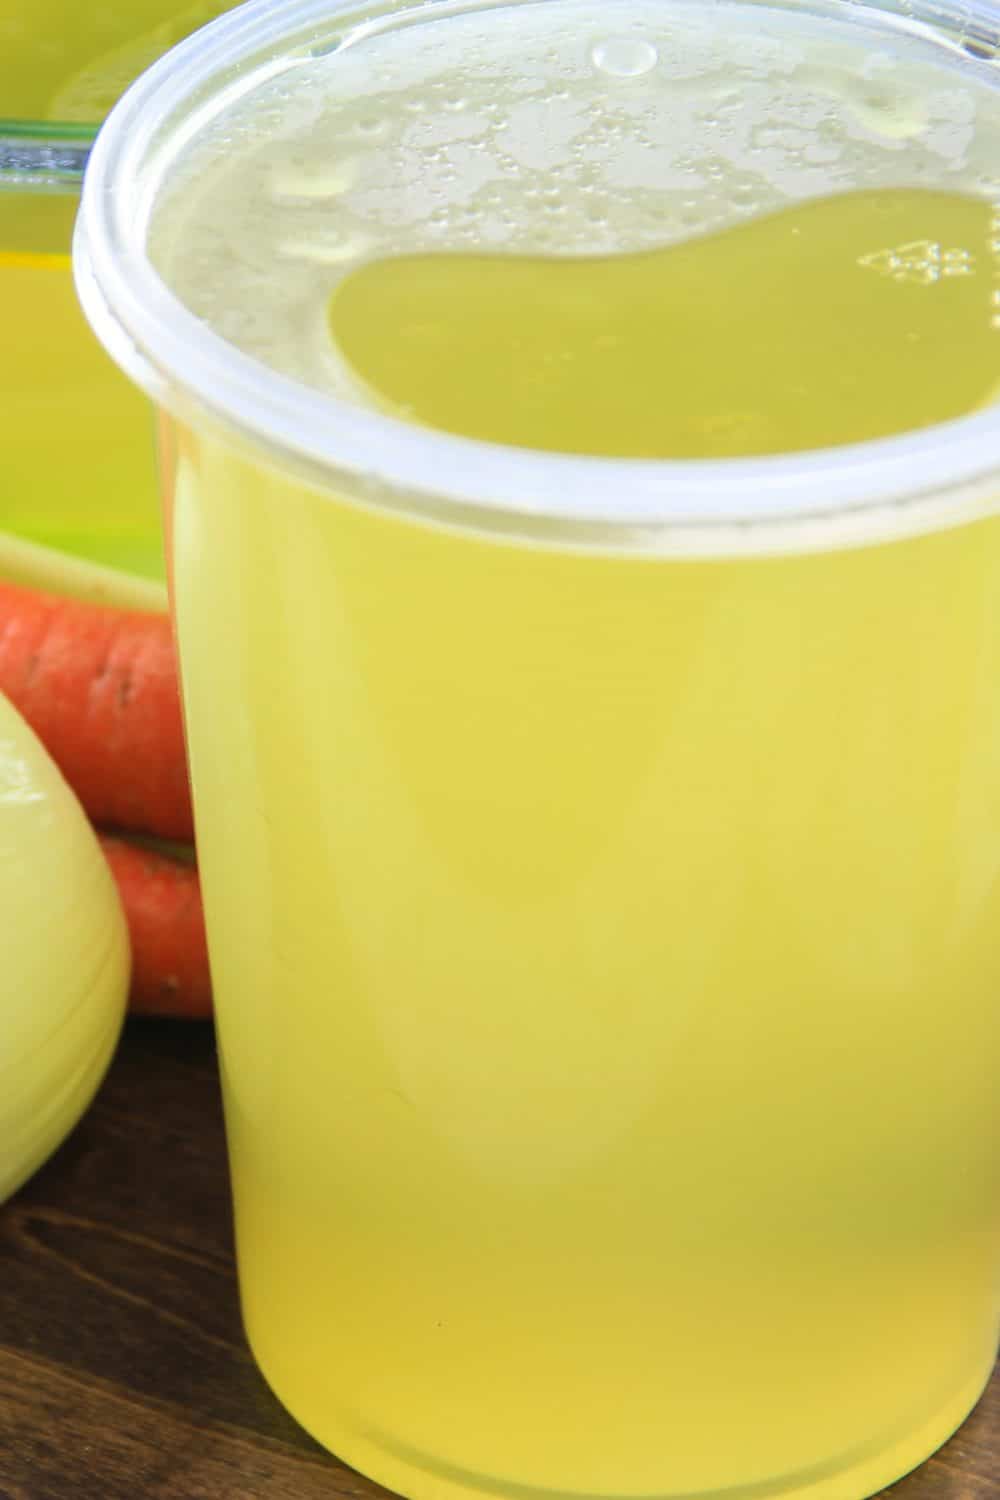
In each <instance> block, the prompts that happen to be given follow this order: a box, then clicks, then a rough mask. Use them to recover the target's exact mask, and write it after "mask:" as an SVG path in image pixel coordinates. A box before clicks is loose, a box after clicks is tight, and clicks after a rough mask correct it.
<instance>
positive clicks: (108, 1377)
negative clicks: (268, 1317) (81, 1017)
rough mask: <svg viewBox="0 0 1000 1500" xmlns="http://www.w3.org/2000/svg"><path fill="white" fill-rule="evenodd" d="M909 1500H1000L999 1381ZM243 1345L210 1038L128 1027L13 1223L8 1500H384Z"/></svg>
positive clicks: (8, 1264)
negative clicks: (325, 1442)
mask: <svg viewBox="0 0 1000 1500" xmlns="http://www.w3.org/2000/svg"><path fill="white" fill-rule="evenodd" d="M887 1493H888V1494H891V1495H892V1496H893V1497H895V1500H988V1497H989V1500H1000V1372H998V1374H997V1375H996V1376H995V1377H994V1380H993V1384H992V1386H991V1388H990V1391H989V1392H988V1394H987V1396H986V1397H985V1398H984V1400H983V1402H982V1404H981V1405H980V1406H979V1408H978V1409H977V1411H976V1412H975V1414H974V1415H973V1416H972V1418H971V1419H970V1420H969V1422H968V1423H967V1424H966V1426H965V1427H964V1428H963V1429H962V1431H961V1432H960V1433H959V1434H958V1436H957V1437H955V1438H954V1439H953V1440H952V1441H951V1442H950V1443H949V1444H948V1445H947V1447H946V1448H944V1449H943V1450H942V1451H941V1453H940V1454H938V1455H937V1456H936V1457H935V1458H933V1459H932V1460H931V1461H930V1462H929V1463H928V1464H925V1465H924V1467H923V1468H922V1469H920V1470H918V1471H917V1473H915V1474H912V1475H910V1476H909V1477H908V1478H907V1479H904V1480H902V1481H900V1483H898V1484H896V1485H894V1486H893V1487H892V1489H891V1491H888V1492H887ZM384 1495H385V1492H384V1491H382V1490H380V1489H379V1488H378V1486H377V1485H374V1484H371V1483H369V1482H368V1481H367V1480H365V1479H362V1478H361V1477H360V1476H359V1475H357V1474H355V1473H354V1472H353V1471H352V1470H350V1469H347V1468H346V1467H344V1465H342V1464H340V1463H338V1462H337V1461H336V1459H334V1458H331V1457H330V1456H328V1455H327V1454H325V1453H324V1452H323V1451H322V1450H321V1449H320V1448H318V1447H317V1446H316V1444H315V1443H313V1442H312V1440H311V1439H310V1438H308V1437H307V1436H306V1434H305V1433H304V1432H302V1430H301V1429H300V1428H299V1427H298V1426H297V1425H296V1423H295V1422H294V1421H293V1420H292V1418H291V1417H289V1416H287V1415H286V1414H285V1412H284V1411H283V1410H282V1408H281V1407H280V1406H279V1404H278V1402H277V1401H276V1400H275V1398H274V1397H273V1396H272V1395H271V1394H270V1392H269V1390H268V1388H267V1386H266V1385H265V1384H264V1381H263V1379H262V1378H261V1376H260V1375H259V1374H258V1373H257V1371H256V1368H255V1367H254V1364H253V1362H252V1360H251V1358H250V1355H249V1353H248V1351H247V1348H246V1346H245V1344H244V1342H243V1337H242V1333H241V1329H240V1318H239V1309H238V1306H237V1299H236V1281H235V1274H234V1267H233V1254H232V1242H231V1236H230V1218H229V1200H228V1184H227V1176H226V1161H225V1145H224V1141H223V1134H222V1121H221V1115H220V1106H219V1092H218V1078H217V1073H216V1062H215V1049H214V1045H213V1038H212V1032H211V1028H210V1027H208V1026H205V1025H191V1024H183V1023H180V1024H171V1023H167V1022H162V1023H160V1022H149V1021H146V1022H140V1021H133V1022H131V1023H130V1024H129V1026H128V1027H127V1029H126V1033H125V1037H124V1039H123V1043H122V1046H121V1048H120V1050H119V1053H118V1056H117V1058H116V1061H115V1063H114V1065H113V1067H112V1069H111V1072H110V1074H109V1076H108V1078H107V1080H106V1081H105V1084H104V1086H103V1088H102V1090H101V1092H100V1094H99V1096H98V1099H97V1102H96V1103H95V1105H94V1107H93V1108H92V1109H91V1111H90V1112H89V1114H88V1115H87V1117H86V1118H85V1120H84V1121H83V1123H82V1124H81V1125H80V1126H79V1127H78V1129H77V1130H76V1131H75V1132H74V1134H73V1135H72V1137H71V1138H70V1140H69V1141H68V1142H67V1143H66V1145H64V1146H63V1147H62V1149H61V1150H60V1151H59V1152H58V1153H57V1155H56V1156H55V1157H54V1158H53V1160H52V1161H51V1162H50V1163H49V1164H48V1165H47V1166H46V1167H45V1168H44V1169H43V1170H42V1171H41V1172H40V1173H39V1174H38V1176H36V1177H35V1178H34V1179H33V1180H32V1181H31V1182H30V1183H29V1184H28V1185H27V1186H26V1187H24V1188H23V1189H22V1190H21V1192H20V1193H18V1194H16V1195H15V1196H14V1198H13V1199H11V1201H10V1202H9V1203H8V1204H7V1205H6V1206H4V1207H0V1497H2V1500H329V1497H336V1496H352V1497H361V1500H376V1497H379V1496H384Z"/></svg>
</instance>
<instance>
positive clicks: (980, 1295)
mask: <svg viewBox="0 0 1000 1500" xmlns="http://www.w3.org/2000/svg"><path fill="white" fill-rule="evenodd" d="M554 4H555V0H546V3H545V4H533V5H529V4H524V5H523V6H515V7H509V6H503V7H499V9H500V10H501V11H502V12H503V13H504V14H505V15H506V16H508V18H510V17H511V16H512V17H513V21H514V22H516V23H517V24H518V32H517V35H518V45H519V47H520V48H521V50H522V54H523V58H524V65H525V69H526V72H527V71H530V67H531V66H534V65H535V64H536V63H537V62H538V58H537V57H536V55H535V52H536V51H537V48H536V42H535V34H534V32H533V31H532V27H533V26H534V24H535V22H536V21H537V19H538V17H539V16H540V15H541V14H542V12H543V11H550V12H551V8H552V7H554ZM494 9H497V8H495V7H494V8H491V7H489V6H485V5H480V6H462V5H459V4H455V3H445V0H441V3H430V4H411V5H395V6H393V5H387V4H373V5H356V4H349V3H340V4H337V3H332V0H323V3H317V0H298V3H281V4H277V3H260V4H252V5H249V6H246V7H244V8H243V9H241V10H240V11H239V12H238V13H236V14H234V15H233V16H232V17H227V18H225V19H223V20H221V21H219V22H217V23H216V24H215V25H213V26H212V27H211V28H209V29H208V30H206V31H205V32H204V33H202V34H200V35H199V36H198V37H197V38H195V39H193V40H192V41H190V42H189V43H187V44H185V45H182V46H181V47H180V48H178V49H177V50H176V52H174V53H173V54H171V56H170V57H168V58H166V59H164V60H163V61H162V62H161V63H160V64H158V65H156V66H155V67H154V68H153V69H152V70H151V71H150V73H148V74H147V75H146V76H145V77H144V78H143V79H142V80H141V81H140V82H139V84H137V85H136V87H135V88H134V89H133V90H132V91H131V92H130V93H129V95H128V97H127V98H126V99H125V100H124V101H123V102H122V104H121V105H120V106H119V108H118V109H117V110H116V111H115V112H114V113H113V115H112V116H111V118H110V119H109V121H108V124H107V126H106V128H105V130H104V132H103V133H102V136H101V138H100V140H99V141H98V143H97V146H96V148H95V151H94V155H93V158H92V163H91V168H90V172H89V175H88V182H87V186H86V189H85V193H84V201H83V211H82V215H81V220H80V225H79V228H78V233H77V240H76V246H75V256H76V269H77V277H78V285H79V288H80V291H81V296H82V299H83V302H84V306H85V307H86V309H87V312H88V316H89V317H90V318H91V320H92V322H93V324H94V326H95V328H96V330H97V331H98V333H99V335H100V337H101V339H102V340H103V341H104V343H105V345H106V346H107V348H108V349H109V351H110V352H111V353H112V354H113V355H114V357H115V358H116V359H117V360H119V362H120V363H121V364H122V366H123V367H124V369H125V370H126V371H128V373H129V374H130V375H131V376H132V378H133V379H134V380H135V381H136V382H137V383H138V384H139V385H140V386H141V387H142V388H143V389H144V390H145V391H146V392H147V393H148V394H150V395H151V396H152V397H153V398H154V399H155V400H156V401H157V402H158V403H159V405H160V408H161V410H162V412H163V414H164V429H165V431H166V432H167V433H168V434H169V438H170V441H169V449H168V451H169V453H170V462H169V464H168V465H166V466H165V468H164V485H165V489H164V499H165V504H166V514H167V515H168V517H169V522H168V533H167V535H168V554H169V557H170V562H171V567H172V570H173V585H174V587H173V602H174V608H175V615H176V625H177V631H178V639H179V645H180V654H181V664H182V674H183V685H184V698H185V712H186V722H187V727H188V733H189V741H190V750H191V760H192V773H193V787H194V797H195V813H196V824H197V836H198V846H199V861H200V868H201V873H202V881H203V890H204V896H205V906H206V917H207V922H208V929H209V943H210V950H211V958H212V969H213V981H214V986H215V1002H216V1015H217V1023H218V1033H219V1039H220V1050H221V1058H222V1070H223V1087H224V1098H225V1106H226V1119H227V1130H228V1138H229V1149H230V1158H231V1165H232V1179H233V1190H234V1201H235V1215H236V1230H237V1246H238V1259H239V1274H240V1286H241V1296H242V1301H243V1309H244V1316H245V1321H246V1328H247V1332H248V1336H249V1339H250V1343H251V1346H252V1348H253V1350H254V1352H255V1355H256V1357H257V1359H258V1361H259V1362H260V1364H261V1367H262V1369H263V1371H264V1373H265V1375H266V1376H267V1378H268V1379H269V1381H270V1382H271V1383H272V1385H273V1387H274V1389H275V1390H276V1392H277V1393H278V1395H279V1396H280V1397H281V1399H282V1400H283V1401H284V1402H285V1403H286V1404H287V1405H288V1407H289V1408H290V1410H291V1411H292V1412H293V1413H294V1414H295V1415H296V1416H297V1417H298V1419H299V1420H300V1421H301V1422H303V1423H304V1424H305V1426H306V1427H307V1428H308V1429H309V1430H310V1431H311V1432H312V1433H313V1434H314V1435H315V1436H316V1437H317V1438H318V1439H319V1440H320V1441H322V1442H323V1443H325V1444H326V1445H327V1446H329V1447H330V1448H332V1449H333V1450H334V1451H336V1452H337V1453H338V1454H339V1455H340V1456H341V1457H342V1458H343V1459H345V1460H346V1461H347V1462H349V1463H351V1464H353V1465H354V1466H356V1467H358V1468H360V1469H361V1470H362V1471H363V1472H365V1473H367V1474H369V1475H371V1476H372V1477H374V1478H375V1479H377V1480H379V1481H380V1482H382V1483H384V1484H386V1485H388V1486H390V1487H392V1488H395V1489H398V1490H400V1491H401V1492H402V1493H404V1494H406V1495H410V1496H414V1497H416V1500H441V1497H445V1496H454V1497H459V1496H462V1497H465V1496H470V1495H493V1496H497V1495H500V1496H507V1497H510V1500H527V1497H532V1496H537V1497H541V1496H543V1495H548V1496H560V1497H562V1500H567V1497H570V1496H575V1497H580V1500H583V1497H588V1500H592V1497H595V1496H599V1495H605V1496H609V1495H615V1496H619V1497H623V1496H636V1497H638V1496H650V1495H656V1496H660V1497H664V1500H665V1497H668V1496H676V1497H680V1496H684V1497H690V1496H693V1495H698V1496H701V1497H703V1500H710V1497H713V1496H717V1497H721V1496H725V1497H727V1500H751V1497H752V1500H763V1497H766V1496H771V1495H775V1496H776V1495H782V1496H785V1497H792V1496H794V1497H799V1500H805V1497H808V1500H859V1497H861V1496H863V1495H868V1494H871V1493H872V1492H874V1491H875V1490H877V1489H879V1488H880V1487H882V1486H883V1485H885V1484H888V1483H889V1482H891V1481H892V1480H894V1479H896V1478H897V1477H899V1475H900V1474H902V1473H903V1472H904V1471H906V1470H907V1469H909V1468H912V1467H913V1466H914V1465H916V1464H917V1463H919V1462H920V1461H922V1460H923V1459H924V1458H925V1457H926V1456H927V1455H928V1454H929V1453H930V1452H931V1451H932V1450H933V1449H934V1448H935V1447H936V1446H938V1445H939V1444H940V1443H941V1442H943V1441H944V1440H945V1438H946V1437H948V1436H949V1435H950V1434H951V1433H952V1432H953V1431H954V1430H955V1428H956V1427H957V1426H958V1425H959V1423H960V1422H961V1421H962V1420H963V1419H964V1417H965V1416H966V1414H967V1413H968V1411H969V1410H970V1409H971V1407H972V1406H973V1404H974V1403H975V1401H976V1400H977V1398H978V1396H979V1395H980V1393H981V1391H982V1390H983V1388H984V1385H985V1383H986V1381H987V1380H988V1378H989V1375H990V1371H991V1369H992V1367H993V1363H994V1359H995V1354H996V1348H997V1334H998V1296H997V1294H998V1283H997V1272H998V1246H1000V1194H998V1184H997V1177H996V1162H997V1151H998V1138H997V1130H998V1123H1000V1121H998V1116H997V1110H996V1077H997V1072H998V1064H1000V1057H998V1049H1000V1028H998V1026H997V1019H996V995H997V993H998V986H1000V945H998V943H997V941H996V934H997V932H998V931H1000V894H998V887H997V882H996V880H995V870H996V829H997V827H998V826H1000V712H998V701H1000V700H998V693H1000V686H998V685H1000V611H998V609H997V598H998V588H1000V517H998V514H997V512H998V509H1000V423H998V420H997V417H996V415H995V413H993V412H987V413H983V414H981V415H978V416H975V417H972V418H969V419H967V420H964V421H962V422H958V423H954V424H951V425H946V426H941V427H937V428H933V429H928V430H926V431H923V432H920V433H918V434H914V435H909V436H906V437H900V438H895V439H891V440H886V441H883V442H879V443H875V444H871V445H869V446H864V447H855V448H845V449H841V450H837V451H836V452H833V451H831V452H825V453H810V454H805V455H800V456H796V457H782V458H777V459H760V460H753V461H746V462H739V461H729V462H726V463H708V462H705V463H701V462H693V463H670V462H664V463H642V462H630V461H608V460H590V459H579V458H572V457H566V456H551V455H540V454H536V453H529V452H526V451H520V450H507V449H502V448H497V447H490V446H487V445H483V444H477V443H473V442H469V441H465V440H462V439H459V438H451V437H447V436H443V435H441V434H440V433H436V432H432V431H430V430H424V429H421V428H419V427H416V426H407V425H405V424H403V423H401V422H398V421H395V420H393V419H392V418H391V417H388V416H385V415H382V414H380V413H378V412H375V411H370V410H364V409H361V408H359V407H357V406H353V405H350V404H347V403H344V402H341V401H338V400H335V399H333V398H332V397H328V396H325V395H322V394H320V393H318V392H317V391H313V390H309V389H306V388H305V387H304V386H302V385H299V384H296V383H295V382H293V381H292V380H290V379H288V378H286V377H282V376H279V375H276V374H274V373H272V372H271V371H270V370H268V368H266V367H265V366H264V365H263V364H261V363H260V362H257V361H255V360H252V359H250V358H248V357H246V356H245V355H243V354H241V353H240V352H239V351H238V350H236V349H235V348H234V347H232V346H231V345H229V344H227V343H226V342H224V341H223V339H222V338H220V337H219V336H218V335H216V334H215V333H214V332H213V331H212V330H211V329H210V328H209V327H208V326H206V324H205V322H204V321H203V320H201V319H199V318H197V317H195V316H194V315H193V313H192V312H190V311H189V310H188V309H187V308H185V307H184V306H183V305H181V303H180V301H179V300H178V299H177V298H176V297H175V296H174V295H173V294H172V293H171V292H170V291H169V290H168V288H167V286H166V285H165V284H164V281H163V280H162V279H161V277H160V276H159V275H158V274H157V273H156V271H155V270H154V268H153V266H152V264H151V262H150V259H149V256H148V254H147V231H148V226H149V221H150V216H151V213H153V212H155V207H156V204H157V202H158V200H159V195H160V194H161V192H163V191H164V184H165V183H167V182H169V180H170V176H171V173H172V172H173V171H174V170H175V168H176V165H177V160H178V157H179V156H180V154H181V152H182V150H183V148H184V146H185V145H186V144H187V143H188V142H189V141H190V140H191V139H192V137H196V136H197V134H198V132H199V131H201V130H202V129H208V128H209V126H210V122H211V121H212V119H213V117H214V116H215V115H216V114H217V113H219V112H221V110H222V109H223V108H224V106H225V104H226V103H227V102H231V101H233V100H234V99H237V98H239V97H242V96H246V95H247V93H248V91H251V90H252V89H253V87H254V85H255V83H256V82H257V81H260V80H263V79H265V78H266V79H269V80H271V83H272V85H274V86H277V84H276V81H278V82H280V84H281V86H282V87H283V88H284V90H285V93H286V94H287V95H288V96H289V97H292V98H294V97H296V95H297V92H298V89H297V75H296V73H295V69H296V68H299V67H302V68H303V69H308V68H316V67H319V66H322V67H328V68H329V69H330V70H331V71H330V77H331V78H332V79H335V78H336V70H337V68H338V67H339V66H340V65H341V60H342V59H346V60H347V61H346V62H344V66H345V67H346V66H354V63H355V60H356V62H357V67H358V68H359V69H360V68H362V67H363V66H364V63H365V56H366V51H365V49H366V48H367V47H368V46H369V43H370V41H371V38H372V37H374V36H377V35H378V34H379V32H380V31H382V30H386V29H387V30H392V29H393V28H395V27H396V26H402V25H403V24H404V23H405V24H406V26H407V27H408V28H409V29H408V31H407V32H406V39H407V41H409V42H410V43H411V44H412V45H413V46H414V47H416V46H417V45H418V42H419V41H420V39H421V35H422V34H421V30H420V28H421V27H422V26H425V25H426V26H428V27H430V26H432V25H439V26H440V28H441V30H440V31H439V32H438V33H437V34H438V35H439V36H440V35H442V34H443V32H444V30H445V29H446V28H447V27H449V26H450V24H451V18H453V17H455V16H456V15H459V14H461V13H463V12H466V11H470V10H475V11H477V12H478V13H480V14H481V15H482V16H483V17H486V20H487V21H488V20H489V16H490V14H491V13H492V10H494ZM792 9H794V10H796V11H799V10H801V9H802V7H793V8H792ZM897 9H898V8H897V7H895V6H891V7H890V6H886V7H883V8H881V9H880V8H879V7H866V6H861V5H855V6H851V7H845V6H840V5H835V4H817V6H816V7H815V10H816V13H817V14H818V15H821V16H837V17H839V18H841V19H842V18H843V16H844V15H845V14H847V13H849V14H850V15H851V16H862V15H864V16H866V17H867V18H869V19H870V17H871V15H872V14H873V13H878V14H884V15H890V16H891V14H892V13H893V12H895V11H896V10H897ZM781 10H782V7H775V8H770V9H769V8H766V7H764V6H761V8H760V16H761V29H762V30H764V29H766V28H767V27H769V26H772V25H774V24H776V22H775V17H776V16H778V17H779V19H780V14H779V13H780V12H781ZM907 15H908V17H909V19H907V20H905V21H901V22H899V24H900V25H902V26H904V27H907V28H911V27H916V26H920V25H921V24H923V23H926V26H927V28H928V30H927V32H926V35H927V36H928V37H929V38H931V39H934V40H935V42H937V41H940V43H941V44H942V46H943V47H945V48H946V50H947V55H948V56H949V58H953V57H954V56H955V54H956V52H958V53H959V54H960V55H964V56H965V57H966V59H967V61H966V63H965V64H963V65H964V66H968V67H970V68H972V67H979V66H981V64H980V63H977V62H976V61H974V58H976V57H982V56H986V55H992V54H990V52H989V49H990V48H992V52H993V53H995V52H996V51H997V47H998V35H997V14H996V12H995V10H994V8H993V7H991V6H986V5H973V6H969V5H963V6H961V7H958V6H956V7H950V6H948V5H941V4H936V5H934V6H933V7H930V6H928V7H924V6H922V5H920V4H915V5H913V6H908V7H907ZM484 24H485V22H484ZM852 24H853V23H852ZM859 24H860V23H859ZM893 24H895V23H893ZM970 36H973V37H974V39H975V46H974V48H973V47H972V44H971V43H969V50H968V52H966V53H964V54H963V52H962V49H963V48H964V47H965V46H966V42H967V40H968V38H969V37H970ZM355 49H356V50H355ZM533 49H535V50H533ZM402 50H403V49H400V54H401V56H402ZM647 50H648V49H647ZM434 55H435V52H434V48H433V47H431V46H430V45H429V44H426V45H424V47H423V51H422V52H421V56H422V57H424V58H425V59H426V58H428V57H430V58H433V56H434ZM493 55H494V53H493V52H492V51H491V49H490V47H489V46H488V45H487V44H483V45H481V46H480V49H479V52H478V54H477V56H478V57H479V59H480V61H481V60H482V59H483V58H486V59H487V62H488V61H489V59H490V58H491V57H492V56H493ZM397 60H398V59H397ZM374 71H375V70H374V69H372V76H374ZM298 76H299V77H302V76H308V75H307V74H305V75H298ZM275 274H278V271H277V268H276V269H275Z"/></svg>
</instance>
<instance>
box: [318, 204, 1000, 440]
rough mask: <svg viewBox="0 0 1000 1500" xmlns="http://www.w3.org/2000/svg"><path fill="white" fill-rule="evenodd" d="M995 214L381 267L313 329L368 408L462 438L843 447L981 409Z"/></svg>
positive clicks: (995, 272) (897, 215)
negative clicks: (614, 251)
mask: <svg viewBox="0 0 1000 1500" xmlns="http://www.w3.org/2000/svg"><path fill="white" fill-rule="evenodd" d="M993 218H994V210H993V209H992V208H991V205H990V204H989V203H986V202H984V201H983V200H982V199H977V198H963V197H959V196H957V195H954V194H951V195H949V194H943V193H930V192H920V191H913V190H910V191H903V190H901V189H895V190H891V189H887V190H883V191H881V192H878V191H875V192H868V193H849V194H843V195H840V196H837V197H834V198H829V199H823V200H811V201H810V202H808V203H806V204H803V205H800V206H798V207H796V208H791V209H785V210H784V211H781V212H779V213H775V214H770V215H767V216H765V217H763V218H760V219H754V220H752V221H751V222H750V223H748V224H741V225H738V226H736V227H734V228H730V229H727V230H723V231H721V232H718V233H716V234H714V235H709V236H706V237H704V238H699V239H696V240H693V241H687V242H684V243H682V244H679V245H673V246H670V247H668V248H667V249H665V250H659V251H647V252H645V253H641V254H633V255H621V256H618V257H606V258H601V259H595V258H591V257H584V256H576V257H571V258H563V259H558V258H555V257H538V256H536V257H516V256H501V255H497V256H486V255H482V254H474V253H469V254H464V255H463V254H450V255H440V254H439V255H423V256H397V257H393V258H390V259H385V260H375V261H369V262H367V263H366V264H364V265H363V266H361V267H360V268H358V269H357V270H355V271H353V272H352V273H351V274H350V275H349V276H347V277H346V278H345V279H344V280H343V281H342V282H341V283H340V284H339V285H338V287H337V289H336V290H335V292H334V295H333V298H332V302H331V307H330V327H331V333H332V337H333V340H334V343H335V344H336V346H337V348H338V349H339V351H340V353H341V354H342V355H343V357H344V358H345V360H346V361H347V363H348V364H349V365H350V367H351V370H352V372H353V373H354V375H355V376H356V377H357V378H358V379H359V380H360V381H362V382H363V383H364V385H365V387H366V388H367V390H368V391H369V392H370V393H371V396H372V399H373V401H375V402H377V403H379V404H381V405H384V406H386V407H387V408H388V409H389V410H390V411H392V412H394V413H395V414H397V415H400V416H404V417H408V418H411V419H413V420H416V421H420V422H425V423H427V424H428V425H430V426H432V427H438V428H443V429H444V430H445V431H448V432H454V433H458V434H460V435H461V436H463V437H472V438H482V439H485V440H487V441H490V442H495V443H506V444H512V445H514V446H519V447H527V448H542V449H552V450H555V451H561V452H567V453H573V452H576V453H592V454H600V455H605V456H621V457H635V458H722V457H733V456H741V455H749V454H778V453H791V452H795V451H798V450H800V449H808V448H825V447H830V446H833V445H835V444H840V443H854V442H861V441H864V440H865V439H869V438H878V437H884V436H888V435H889V434H892V433H897V432H904V431H907V430H908V429H911V428H919V427H924V426H927V425H929V424H931V423H934V422H941V421H945V420H946V419H948V418H952V417H960V416H964V415H965V414H966V413H968V412H970V411H972V410H974V409H975V408H976V407H978V406H981V405H983V404H985V403H986V402H988V401H989V400H990V398H991V396H992V393H993V390H994V388H995V387H996V385H997V383H998V382H1000V318H996V317H995V313H996V311H997V309H996V308H995V307H994V304H993V302H992V294H993V290H994V287H1000V256H998V257H997V259H996V261H995V262H994V259H993V257H992V256H991V254H990V248H989V247H990V239H991V223H992V221H993Z"/></svg>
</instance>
